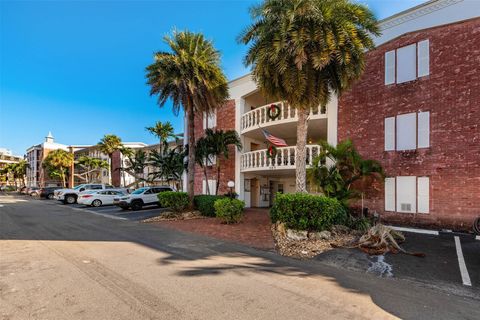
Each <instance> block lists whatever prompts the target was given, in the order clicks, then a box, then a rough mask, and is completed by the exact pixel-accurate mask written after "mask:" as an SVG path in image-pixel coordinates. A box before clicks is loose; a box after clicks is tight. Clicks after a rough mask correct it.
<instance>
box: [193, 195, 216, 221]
mask: <svg viewBox="0 0 480 320" xmlns="http://www.w3.org/2000/svg"><path fill="white" fill-rule="evenodd" d="M221 198H224V196H214V195H198V196H195V197H194V198H193V204H194V206H195V209H197V210H198V211H200V213H201V214H202V215H203V216H207V217H215V208H214V207H213V204H214V203H215V201H216V200H218V199H221Z"/></svg>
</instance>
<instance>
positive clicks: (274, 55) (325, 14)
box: [239, 0, 379, 192]
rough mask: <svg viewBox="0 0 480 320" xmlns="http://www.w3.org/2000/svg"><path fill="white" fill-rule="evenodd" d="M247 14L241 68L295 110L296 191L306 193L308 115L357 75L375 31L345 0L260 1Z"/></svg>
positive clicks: (368, 15)
mask: <svg viewBox="0 0 480 320" xmlns="http://www.w3.org/2000/svg"><path fill="white" fill-rule="evenodd" d="M251 15H252V18H253V23H252V25H251V26H249V27H248V28H247V29H245V31H244V32H243V33H242V34H241V35H240V37H239V40H240V41H241V42H243V43H244V44H249V45H250V47H249V49H248V52H247V55H246V57H245V64H246V65H247V66H252V75H253V78H254V79H255V80H256V82H257V83H258V86H259V88H260V90H261V91H262V92H263V93H264V94H265V95H266V96H268V97H271V98H275V99H280V100H285V101H287V102H288V103H289V104H290V105H291V106H292V107H294V108H296V110H297V116H298V123H297V145H296V155H295V165H296V190H297V192H306V161H305V160H306V140H307V130H308V115H309V110H310V109H311V108H315V107H317V106H319V105H321V106H322V107H323V106H325V105H326V104H327V102H328V101H329V99H330V98H331V96H332V95H337V96H339V95H340V94H341V93H342V92H343V91H344V90H346V89H347V88H348V87H349V85H351V83H352V82H353V81H354V80H355V79H358V78H359V77H360V76H361V74H362V72H363V70H364V64H365V57H364V56H365V52H366V51H367V50H369V49H372V48H373V47H374V43H373V40H372V38H371V36H372V35H379V27H378V24H377V21H376V19H375V17H374V15H373V13H372V12H371V11H370V10H369V9H368V8H367V7H366V6H364V5H362V4H359V3H354V2H352V1H350V0H265V1H264V2H263V3H262V4H260V5H258V6H256V7H254V8H253V9H252V10H251Z"/></svg>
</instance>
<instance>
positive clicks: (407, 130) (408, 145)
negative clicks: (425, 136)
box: [396, 113, 417, 150]
mask: <svg viewBox="0 0 480 320" xmlns="http://www.w3.org/2000/svg"><path fill="white" fill-rule="evenodd" d="M396 129H397V130H396V137H397V150H415V149H416V148H417V114H416V113H406V114H401V115H399V116H397V123H396Z"/></svg>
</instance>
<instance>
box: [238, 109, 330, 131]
mask: <svg viewBox="0 0 480 320" xmlns="http://www.w3.org/2000/svg"><path fill="white" fill-rule="evenodd" d="M273 104H276V105H277V106H278V107H280V116H279V117H278V118H277V119H275V120H272V119H270V118H269V117H268V109H269V108H270V106H271V105H272V103H270V104H267V105H265V106H262V107H259V108H255V109H253V110H251V111H248V112H247V113H245V114H243V115H242V121H241V126H242V127H241V128H242V132H245V131H249V130H253V129H257V128H258V127H259V126H260V127H263V126H266V125H272V124H276V123H283V122H289V121H297V120H298V117H297V110H296V109H295V108H292V107H290V105H289V104H288V103H286V102H275V103H273ZM326 114H327V109H326V107H320V106H318V107H316V108H311V109H310V118H311V119H315V118H322V117H326Z"/></svg>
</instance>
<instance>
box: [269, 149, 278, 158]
mask: <svg viewBox="0 0 480 320" xmlns="http://www.w3.org/2000/svg"><path fill="white" fill-rule="evenodd" d="M277 152H278V150H277V147H275V146H269V147H268V149H267V158H268V159H272V160H273V159H275V157H276V155H277Z"/></svg>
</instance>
